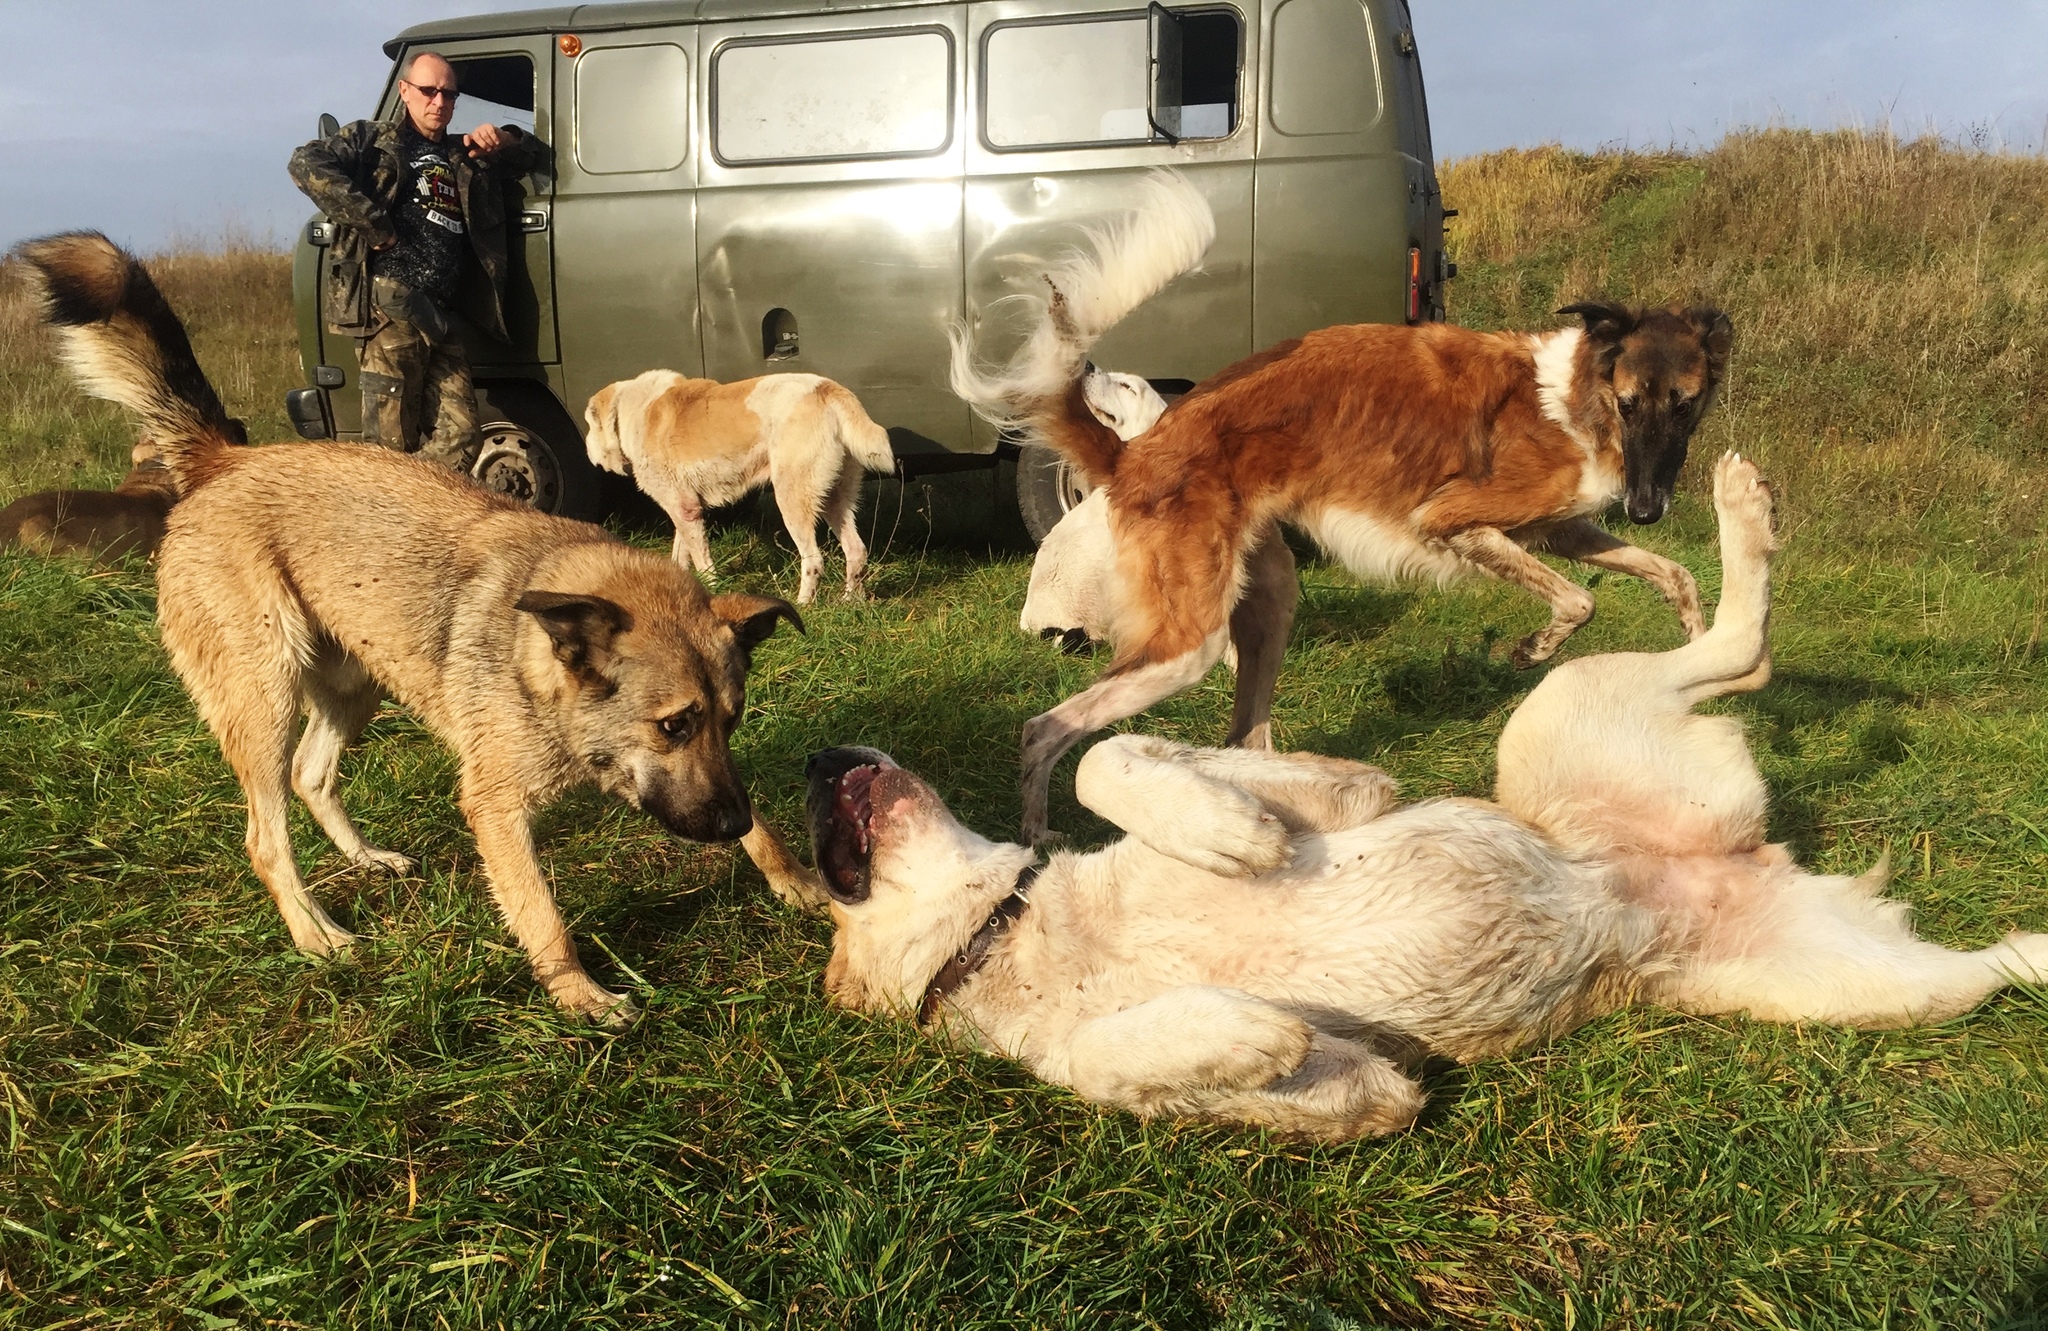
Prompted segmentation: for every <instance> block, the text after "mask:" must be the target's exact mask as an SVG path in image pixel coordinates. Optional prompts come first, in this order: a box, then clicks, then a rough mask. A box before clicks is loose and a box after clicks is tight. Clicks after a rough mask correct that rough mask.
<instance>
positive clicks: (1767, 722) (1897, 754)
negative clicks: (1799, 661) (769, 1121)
mask: <svg viewBox="0 0 2048 1331" xmlns="http://www.w3.org/2000/svg"><path fill="white" fill-rule="evenodd" d="M1913 702H1914V697H1913V695H1912V694H1911V693H1909V692H1907V691H1906V690H1904V689H1901V688H1899V687H1898V686H1896V685H1893V684H1889V683H1886V682H1884V681H1882V680H1874V679H1866V678H1862V677H1859V676H1854V675H1819V674H1810V673H1807V672H1804V671H1787V672H1785V673H1784V674H1782V675H1779V676H1777V677H1775V678H1774V679H1772V681H1771V683H1770V684H1769V686H1768V687H1766V688H1765V689H1764V690H1763V692H1761V693H1759V694H1757V695H1755V697H1754V699H1753V700H1752V701H1751V702H1750V703H1749V704H1748V706H1749V709H1750V710H1751V712H1752V714H1753V715H1755V716H1756V717H1758V718H1759V719H1760V720H1761V721H1762V722H1763V725H1762V726H1759V727H1757V728H1756V729H1755V730H1754V731H1753V733H1752V735H1751V737H1750V743H1751V746H1752V748H1754V749H1755V750H1757V751H1758V756H1759V757H1763V756H1764V753H1763V751H1764V750H1766V749H1768V750H1769V754H1770V755H1771V756H1774V757H1777V758H1780V759H1796V760H1797V762H1798V775H1797V777H1796V783H1788V782H1783V781H1774V782H1772V790H1771V821H1770V836H1771V839H1772V840H1774V841H1783V842H1786V843H1788V844H1789V845H1790V846H1791V847H1792V849H1793V852H1794V854H1795V855H1797V856H1799V857H1800V858H1802V859H1804V858H1808V857H1811V856H1813V855H1815V854H1818V853H1819V852H1820V850H1821V841H1822V837H1821V831H1822V829H1823V827H1824V826H1825V824H1826V819H1827V812H1826V811H1827V807H1828V805H1829V804H1830V802H1831V801H1830V798H1829V797H1830V795H1831V794H1832V793H1833V792H1835V791H1837V790H1839V789H1840V788H1841V787H1843V786H1848V785H1855V784H1857V783H1859V782H1862V781H1866V780H1868V779H1869V778H1870V777H1872V776H1873V775H1875V774H1876V773H1878V772H1880V771H1882V770H1884V769H1885V768H1887V767H1891V766H1893V765H1894V764H1897V763H1899V762H1902V761H1904V760H1905V758H1906V757H1907V754H1908V748H1907V742H1908V739H1909V738H1910V732H1909V730H1908V729H1907V726H1906V724H1905V722H1904V721H1903V720H1902V719H1901V718H1900V717H1899V716H1898V715H1896V713H1895V711H1894V709H1895V708H1898V707H1900V706H1906V705H1910V704H1911V703H1913ZM1869 704H1877V705H1876V706H1870V705H1869ZM1858 709H1862V710H1863V712H1864V714H1863V715H1860V716H1857V717H1855V718H1854V719H1852V720H1851V721H1850V723H1849V734H1848V740H1849V742H1848V747H1847V750H1846V752H1843V753H1841V754H1839V755H1836V756H1832V757H1825V758H1824V757H1819V756H1817V755H1814V754H1811V753H1805V752H1802V745H1801V743H1800V740H1799V736H1798V733H1797V732H1798V731H1799V730H1800V729H1801V728H1802V727H1805V726H1812V725H1817V724H1821V723H1825V722H1827V721H1830V720H1832V719H1833V718H1835V717H1837V716H1840V715H1841V714H1842V713H1844V712H1855V711H1857V710H1858Z"/></svg>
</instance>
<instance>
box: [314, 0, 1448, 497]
mask: <svg viewBox="0 0 2048 1331" xmlns="http://www.w3.org/2000/svg"><path fill="white" fill-rule="evenodd" d="M424 50H432V51H437V52H439V53H440V54H441V55H443V56H445V57H446V58H447V59H448V60H449V62H450V63H451V64H452V65H453V66H454V67H455V70H456V76H457V83H458V86H459V87H460V88H461V90H462V96H461V100H460V102H458V104H457V111H456V116H457V118H456V121H455V123H454V125H453V127H452V130H453V132H456V133H460V132H462V131H465V130H467V129H469V128H471V127H473V126H474V125H476V124H478V123H481V122H483V121H485V120H489V121H492V122H494V123H506V122H510V123H515V124H518V125H520V126H521V127H522V128H525V129H527V130H529V131H531V132H533V133H535V134H537V135H539V136H540V137H541V139H543V140H544V141H546V142H547V143H549V144H550V145H551V146H552V148H553V161H552V163H551V166H550V168H549V169H548V170H546V171H537V172H535V173H534V174H533V175H532V176H530V177H528V178H527V179H525V180H524V181H522V182H521V184H520V189H521V191H522V194H521V197H519V198H517V199H516V200H512V201H511V202H512V203H513V204H515V205H516V206H514V207H511V208H509V209H508V216H512V217H516V218H517V231H516V234H515V235H514V236H513V238H512V258H513V278H512V290H511V292H510V293H509V294H510V299H509V302H508V309H507V310H506V315H507V323H508V327H509V331H510V334H511V341H510V342H509V343H501V342H497V341H495V340H493V339H490V338H487V337H485V336H483V335H481V334H476V333H474V332H473V331H465V345H466V349H467V351H468V354H469V359H470V364H471V365H472V367H473V368H474V374H475V379H476V384H477V393H478V401H479V408H480V411H481V413H482V419H483V420H484V421H485V422H486V423H487V424H486V428H485V440H484V448H483V452H482V454H481V455H480V456H479V457H478V459H477V461H476V468H475V470H476V474H477V476H478V478H479V479H480V480H482V481H483V482H484V483H485V484H486V485H489V486H490V487H492V488H493V489H496V490H499V491H501V492H504V493H508V494H513V495H517V496H520V497H522V498H524V499H527V500H528V501H530V502H532V503H534V504H536V505H537V506H539V507H541V508H544V509H547V510H549V511H553V512H560V513H566V514H570V515H576V516H592V515H594V514H595V513H597V512H598V511H600V510H601V508H602V507H603V504H604V501H605V498H606V492H605V489H604V487H603V485H602V483H601V477H600V474H599V473H598V472H596V470H595V469H594V468H592V467H591V466H590V464H589V462H588V460H587V458H586V457H585V455H584V451H583V445H582V432H581V426H580V424H579V422H580V421H581V419H582V414H583V413H582V406H583V403H584V402H585V401H586V400H587V399H588V398H589V396H590V395H591V394H592V393H593V392H595V391H596V390H597V389H598V388H600V387H602V386H603V385H604V384H607V383H610V382H612V381H613V380H616V379H623V378H628V377H630V376H633V375H636V374H638V373H640V372H641V371H642V370H646V369H651V368H657V367H659V368H664V369H672V370H678V371H681V372H682V373H684V374H688V375H694V376H703V377H707V378H712V379H718V380H726V381H730V380H735V379H744V378H748V377H751V376H753V375H759V374H768V373H774V372H779V371H804V372H809V373H814V374H821V375H825V376H828V377H829V378H832V379H836V380H838V381H839V382H840V383H842V384H845V385H846V386H847V387H848V388H850V389H852V390H853V391H854V392H855V393H856V394H858V395H859V397H860V399H861V402H862V404H863V405H864V406H866V408H867V410H868V412H869V414H870V415H872V416H873V417H874V418H875V419H876V420H877V421H879V422H881V423H882V424H883V425H885V426H887V427H888V429H889V435H890V439H891V442H892V443H893V445H894V447H895V449H896V453H897V456H898V458H899V466H900V467H901V469H902V470H903V471H904V472H905V474H909V475H915V474H920V473H928V472H936V471H952V470H962V469H967V468H972V467H984V466H993V465H995V463H996V461H997V459H998V458H999V457H1004V456H1014V457H1016V458H1017V467H1016V477H1017V487H1018V500H1019V505H1020V508H1021V509H1022V511H1023V514H1024V517H1025V521H1026V524H1027V526H1029V527H1030V529H1031V530H1032V532H1033V534H1034V535H1042V534H1043V533H1044V532H1045V531H1046V530H1048V529H1049V528H1050V526H1051V525H1052V523H1053V522H1054V521H1057V519H1058V517H1059V516H1060V514H1061V513H1062V512H1064V511H1065V509H1066V507H1067V506H1068V505H1069V504H1071V503H1072V502H1074V501H1075V500H1077V499H1078V498H1079V497H1080V494H1081V493H1083V491H1082V490H1081V488H1080V487H1079V486H1078V485H1077V484H1076V483H1075V482H1074V481H1073V479H1072V478H1071V477H1070V476H1069V475H1068V474H1067V473H1066V470H1065V467H1064V464H1062V463H1061V462H1060V461H1059V460H1058V459H1057V458H1056V457H1055V456H1053V455H1052V454H1051V452H1050V451H1049V450H1046V449H1042V448H1029V449H1025V450H1023V452H1022V454H1021V455H1020V454H1019V453H1018V452H1017V450H1016V449H1015V448H1014V446H1012V445H1010V444H1008V443H1007V442H1006V441H1004V440H1002V439H1000V438H999V437H998V435H997V432H996V431H995V430H994V429H993V428H992V427H990V426H989V425H988V424H987V423H986V422H984V421H981V420H980V419H978V418H976V417H975V416H974V415H973V414H972V413H971V412H970V411H969V410H968V409H967V407H966V405H965V404H963V403H962V402H961V401H960V400H959V399H958V398H956V397H955V396H954V395H953V394H952V392H951V391H950V390H949V389H948V387H947V372H946V367H947V343H946V332H947V329H948V327H949V326H951V325H953V324H954V323H956V322H960V321H965V322H966V323H967V324H968V325H969V326H970V327H972V328H974V329H975V336H976V343H977V346H978V347H979V348H980V350H981V353H982V354H983V355H985V356H989V357H1002V356H1005V355H1007V354H1008V352H1009V351H1010V350H1011V349H1012V348H1013V347H1014V346H1015V345H1016V339H1017V338H1018V337H1019V336H1021V332H1022V330H1021V328H1020V327H1018V326H1015V324H1014V321H1009V320H1006V318H1005V315H1006V309H1005V303H1004V299H1003V298H1004V297H1005V296H1008V295H1011V294H1014V293H1017V292H1020V291H1024V290H1027V289H1029V288H1030V287H1031V286H1032V285H1033V284H1034V283H1036V282H1038V281H1039V280H1040V274H1041V273H1042V272H1043V270H1044V269H1045V267H1046V265H1047V264H1048V262H1049V261H1051V260H1052V259H1054V258H1055V257H1056V256H1058V255H1059V254H1060V253H1061V252H1062V250H1063V249H1065V248H1066V247H1068V246H1070V245H1072V244H1073V243H1074V242H1075V241H1077V240H1078V239H1079V238H1080V237H1081V235H1082V232H1083V228H1085V227H1087V226H1090V225H1096V224H1100V223H1101V222H1102V221H1103V220H1104V219H1107V218H1111V217H1114V216H1115V215H1116V214H1117V213H1118V212H1120V211H1121V210H1122V209H1123V207H1124V206H1125V204H1126V201H1127V200H1128V199H1129V198H1130V197H1131V186H1132V184H1133V183H1134V181H1135V180H1136V179H1137V178H1138V177H1139V176H1141V175H1142V174H1143V173H1144V172H1146V171H1149V170H1152V169H1154V168H1157V167H1172V168H1174V169H1176V170H1178V171H1180V172H1181V173H1182V174H1184V175H1185V176H1187V178H1188V179H1189V180H1191V181H1193V182H1194V183H1195V184H1196V185H1197V186H1198V187H1199V188H1200V189H1201V190H1202V192H1203V193H1204V194H1205V195H1206V196H1207V197H1208V199H1209V202H1210V203H1211V205H1212V206H1213V207H1214V209H1215V213H1216V223H1217V235H1216V242H1215V244H1214V245H1213V246H1212V247H1211V248H1210V250H1209V253H1208V257H1207V259H1206V261H1205V262H1204V264H1203V266H1202V268H1201V270H1200V271H1199V272H1197V273H1194V274H1190V275H1189V276H1187V277H1185V278H1183V279H1181V280H1180V281H1178V282H1176V283H1175V284H1174V285H1173V286H1172V287H1171V288H1169V289H1168V290H1167V291H1166V292H1164V293H1163V294H1161V295H1160V296H1159V297H1157V298H1156V299H1154V300H1152V301H1150V302H1148V303H1147V304H1146V305H1145V306H1144V307H1143V308H1141V309H1140V310H1139V311H1138V312H1137V313H1136V314H1135V315H1133V316H1132V317H1131V318H1130V319H1129V320H1127V321H1126V322H1125V323H1123V324H1121V325H1119V326H1118V327H1117V328H1116V329H1115V330H1114V331H1113V332H1111V334H1110V335H1109V336H1108V337H1106V338H1105V339H1103V341H1102V343H1101V345H1100V347H1099V348H1098V349H1097V352H1096V357H1097V359H1098V361H1099V363H1101V364H1102V365H1104V366H1106V367H1110V368H1114V369H1118V370H1126V371H1132V372H1135V373H1138V374H1141V375H1144V376H1145V377H1146V378H1148V379H1151V380H1152V381H1153V382H1154V384H1155V385H1156V386H1158V387H1159V388H1160V389H1161V391H1163V392H1167V393H1172V392H1175V391H1178V390H1184V389H1185V388H1187V387H1188V386H1190V385H1191V384H1193V383H1194V382H1196V381H1198V380H1200V379H1202V378H1204V377H1206V376H1208V375H1209V374H1212V373H1214V372H1215V371H1216V370H1219V369H1221V368H1223V367H1224V366H1226V365H1228V364H1230V363H1231V362H1233V361H1236V360H1238V359H1240V358H1242V357H1244V356H1246V355H1249V354H1250V353H1252V352H1253V351H1256V350H1258V349H1259V348H1261V347H1265V346H1269V345H1271V344H1273V343H1275V342H1278V341H1280V340H1282V339H1283V338H1288V337H1293V336H1297V335H1299V334H1301V333H1305V332H1307V331H1309V330H1311V329H1315V328H1321V327H1324V326H1327V325H1330V324H1339V323H1360V322H1374V321H1377V322H1394V323H1399V322H1403V321H1406V322H1410V323H1413V322H1418V321H1421V320H1425V319H1438V318H1441V317H1442V315H1443V300H1442V284H1443V282H1444V281H1445V280H1447V279H1448V278H1449V277H1450V276H1451V275H1452V269H1451V266H1450V265H1449V264H1448V263H1447V262H1446V260H1445V257H1444V251H1443V222H1444V218H1445V217H1446V216H1447V215H1448V214H1446V213H1445V211H1444V209H1443V206H1442V199H1441V196H1440V195H1439V194H1438V191H1437V182H1436V173H1435V169H1434V165H1433V160H1432V157H1431V151H1430V141H1429V115H1428V108H1427V105H1426V103H1425V101H1424V97H1423V87H1422V71H1421V68H1420V65H1419V62H1418V59H1417V53H1416V49H1415V38H1414V34H1413V32H1412V31H1411V28H1410V25H1409V18H1408V9H1407V5H1406V4H1405V3H1404V0H1200V2H1198V3H1192V4H1187V5H1182V6H1171V7H1169V6H1165V5H1161V4H1157V3H1154V4H1151V5H1150V6H1149V7H1144V8H1134V7H1132V6H1131V5H1130V3H1129V0H1122V3H1119V0H969V2H968V3H956V4H920V3H890V2H889V0H873V2H865V0H855V2H854V3H838V4H824V3H820V0H648V2H647V3H637V4H593V5H578V6H574V7H565V8H559V9H540V10H526V11H520V12H515V13H506V14H490V15H484V16H481V17H476V18H464V19H455V20H448V21H442V22H435V23H425V24H421V25H419V26H417V27H413V28H409V29H407V30H406V31H405V32H402V33H400V34H399V35H398V36H397V37H395V38H393V39H392V40H391V41H389V42H387V43H385V45H384V51H385V53H386V54H387V55H389V56H390V57H392V59H393V61H394V64H393V67H392V75H391V78H390V79H389V80H388V81H387V84H386V87H385V91H384V96H383V98H382V100H381V101H380V102H379V103H378V105H377V107H376V109H375V114H377V115H379V116H389V115H392V114H395V113H397V111H396V108H397V87H396V83H397V71H398V70H399V69H402V68H404V66H405V63H406V62H407V61H408V60H410V59H411V57H412V56H413V55H414V54H415V53H417V52H419V51H424ZM332 123H333V122H332V119H331V118H329V117H323V128H324V127H325V126H327V125H331V124H332ZM330 234H331V232H330V230H329V227H328V224H327V223H326V222H325V220H324V219H321V218H318V217H316V218H314V219H313V221H312V222H311V223H310V224H309V225H308V226H307V227H306V229H305V231H304V233H303V235H302V237H301V242H300V244H299V245H298V247H297V253H296V263H295V270H294V275H295V281H294V298H295V303H296V313H297V320H298V331H299V337H300V348H301V354H302V357H303V360H304V363H305V369H306V374H307V379H308V384H309V386H308V387H307V388H304V389H301V390H298V391H297V392H294V393H293V394H291V395H290V397H289V398H288V400H287V406H288V408H289V410H290V412H291V415H292V418H293V420H294V422H295V424H296V425H297V427H298V429H299V432H300V433H301V434H302V435H305V436H306V437H308V438H341V439H348V438H356V437H360V403H359V398H358V394H357V392H356V390H355V377H356V366H355V346H354V343H353V342H352V340H350V339H347V338H343V337H338V336H336V335H334V334H331V333H328V332H327V331H326V330H325V327H324V320H323V319H322V317H321V314H320V311H319V309H318V301H319V293H320V290H321V287H322V285H323V284H322V283H321V282H320V281H319V276H320V263H321V256H322V249H323V246H324V245H325V243H326V241H327V239H328V237H329V236H330ZM1013 304H1014V303H1013Z"/></svg>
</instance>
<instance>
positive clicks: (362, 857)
mask: <svg viewBox="0 0 2048 1331" xmlns="http://www.w3.org/2000/svg"><path fill="white" fill-rule="evenodd" d="M349 858H350V859H351V860H353V861H354V862H355V863H356V865H357V867H359V868H363V869H382V870H383V871H384V872H385V873H388V874H390V875H391V876H392V877H393V878H410V877H412V876H413V875H414V874H415V873H417V872H418V871H419V867H420V862H419V861H418V860H416V859H414V858H413V857H412V856H410V855H401V854H399V853H398V852H397V851H395V850H379V849H377V848H376V847H375V846H364V847H363V849H362V852H361V853H360V854H356V855H351V856H349Z"/></svg>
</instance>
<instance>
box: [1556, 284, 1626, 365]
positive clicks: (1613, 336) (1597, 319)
mask: <svg viewBox="0 0 2048 1331" xmlns="http://www.w3.org/2000/svg"><path fill="white" fill-rule="evenodd" d="M1558 313H1559V314H1576V315H1578V316H1579V317H1580V318H1582V319H1584V320H1585V321H1586V336H1587V337H1590V338H1592V339H1593V341H1594V343H1595V344H1596V355H1595V358H1594V365H1595V367H1596V368H1597V369H1598V370H1599V371H1600V376H1601V377H1602V378H1603V379H1608V378H1612V377H1613V375H1614V362H1615V361H1617V360H1619V359H1621V339H1623V338H1625V337H1627V336H1628V335H1629V334H1630V333H1633V332H1634V331H1635V330H1636V312H1635V311H1634V310H1631V309H1630V308H1629V307H1628V306H1626V305H1619V304H1616V303H1615V302H1614V301H1611V300H1582V301H1580V302H1578V303H1577V304H1576V305H1567V306H1565V307H1564V308H1563V309H1561V310H1559V311H1558Z"/></svg>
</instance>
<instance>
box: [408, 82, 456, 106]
mask: <svg viewBox="0 0 2048 1331" xmlns="http://www.w3.org/2000/svg"><path fill="white" fill-rule="evenodd" d="M399 82H400V83H403V84H404V85H405V86H406V87H408V88H411V89H412V90H413V91H414V92H416V93H418V94H419V95H420V96H422V97H424V98H426V99H427V100H428V101H430V102H431V101H434V100H436V99H438V98H442V97H446V98H447V99H448V100H449V101H451V102H452V101H454V100H455V97H456V93H455V89H453V88H430V87H428V86H426V85H425V84H423V83H414V82H413V81H412V80H411V79H400V80H399Z"/></svg>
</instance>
